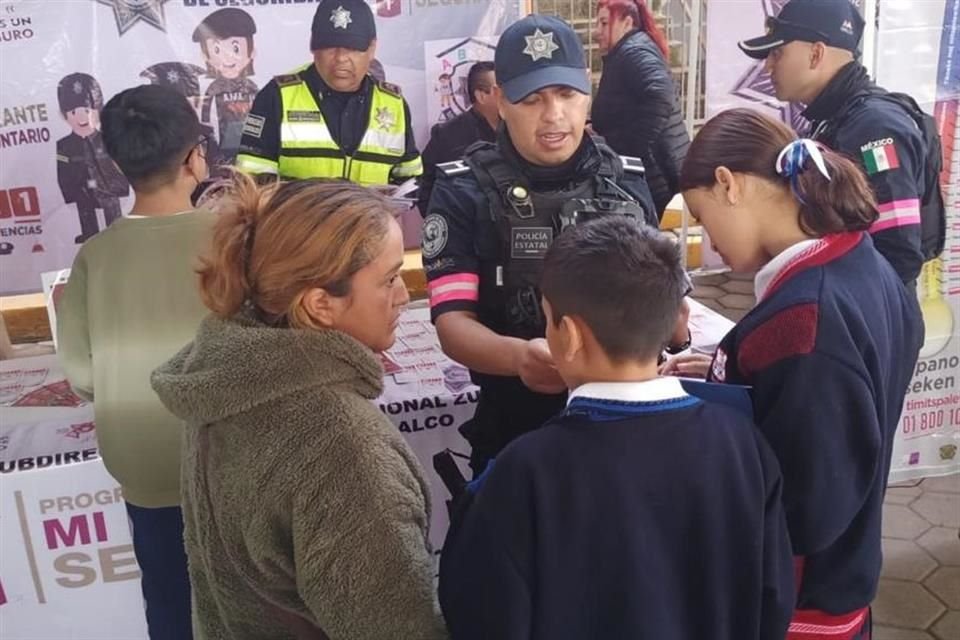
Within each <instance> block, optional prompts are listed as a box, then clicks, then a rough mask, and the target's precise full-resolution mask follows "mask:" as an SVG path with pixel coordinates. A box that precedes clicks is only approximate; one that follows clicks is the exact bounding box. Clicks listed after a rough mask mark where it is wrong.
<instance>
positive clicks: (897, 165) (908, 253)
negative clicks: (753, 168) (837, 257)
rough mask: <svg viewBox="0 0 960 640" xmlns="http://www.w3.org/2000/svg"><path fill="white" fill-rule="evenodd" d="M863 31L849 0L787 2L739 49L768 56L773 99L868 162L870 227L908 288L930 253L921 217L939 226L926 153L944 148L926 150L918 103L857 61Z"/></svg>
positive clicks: (820, 135)
mask: <svg viewBox="0 0 960 640" xmlns="http://www.w3.org/2000/svg"><path fill="white" fill-rule="evenodd" d="M863 28H864V20H863V18H862V17H861V16H860V14H859V13H858V11H857V9H856V7H854V6H853V4H852V3H851V2H850V1H849V0H791V1H790V2H789V3H787V4H786V5H785V6H784V7H783V9H782V11H781V12H780V14H779V15H778V16H777V17H775V18H768V20H767V35H765V36H761V37H758V38H753V39H752V40H746V41H744V42H741V43H740V45H739V46H740V49H741V50H742V51H743V52H744V53H746V54H747V55H748V56H750V57H752V58H755V59H759V60H763V59H766V65H767V69H768V70H769V71H770V74H771V76H772V79H773V84H774V87H775V89H776V94H777V98H779V99H780V100H785V101H790V102H802V103H804V104H806V105H808V106H807V109H806V111H804V114H803V115H804V116H805V117H806V118H807V119H808V120H810V121H812V123H813V127H814V134H813V137H814V139H816V140H818V141H821V142H823V143H824V144H826V145H828V146H830V147H832V148H833V149H835V150H837V151H840V152H843V153H844V154H846V155H847V156H849V157H850V158H852V159H854V160H855V161H856V162H858V163H859V164H860V166H861V167H863V169H864V171H865V173H866V174H867V178H868V180H869V182H870V186H871V188H872V189H873V193H874V195H875V196H876V199H877V205H878V208H879V210H880V217H879V219H878V220H877V222H875V223H874V224H873V226H872V227H871V229H870V232H871V235H872V236H873V241H874V244H876V247H877V250H878V251H879V252H880V253H881V254H882V255H883V256H884V257H885V258H886V259H887V260H888V261H889V262H890V264H891V265H893V268H894V269H895V270H896V272H897V274H898V275H899V276H900V278H901V279H902V280H903V282H904V283H906V284H907V285H908V286H912V285H913V284H914V282H915V281H916V278H917V275H918V274H919V273H920V269H921V267H922V265H923V262H924V258H925V257H930V256H929V255H927V256H925V255H924V253H925V245H929V244H931V243H930V242H927V241H922V234H921V219H922V218H923V219H925V222H924V227H926V226H927V222H926V221H930V222H931V224H932V225H933V226H934V227H939V226H942V219H943V200H942V194H941V192H940V187H939V183H938V179H939V176H938V174H939V167H937V166H931V160H930V159H929V158H930V155H932V156H936V155H938V154H937V153H933V154H928V151H929V150H930V148H931V146H932V145H934V144H936V145H937V146H939V143H938V142H937V141H935V140H934V139H933V138H931V139H930V140H927V139H925V136H924V131H923V124H924V122H923V119H924V118H923V115H922V113H921V112H919V108H918V107H916V103H915V102H913V100H912V99H910V98H908V97H906V96H901V97H900V98H899V99H893V98H895V96H893V95H892V94H889V93H888V92H887V91H885V90H884V89H882V88H880V87H877V86H876V85H874V83H873V81H871V80H870V77H869V76H868V75H867V70H866V69H865V68H864V67H863V65H861V64H860V63H859V62H858V61H857V60H856V52H857V47H858V46H859V43H860V38H861V36H862V35H863ZM910 103H912V105H911V104H910ZM937 162H939V160H938V161H937ZM921 214H922V215H921ZM933 235H934V236H937V235H942V233H939V232H936V231H935V233H934V234H933ZM933 243H934V244H936V243H937V240H936V238H934V240H933ZM941 248H942V244H941ZM927 250H928V251H929V249H927ZM931 253H932V252H931Z"/></svg>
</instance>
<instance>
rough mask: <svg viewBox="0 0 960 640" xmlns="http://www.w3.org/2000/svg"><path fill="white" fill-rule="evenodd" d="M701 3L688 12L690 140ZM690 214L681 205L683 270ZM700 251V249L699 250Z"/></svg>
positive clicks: (697, 73) (697, 76)
mask: <svg viewBox="0 0 960 640" xmlns="http://www.w3.org/2000/svg"><path fill="white" fill-rule="evenodd" d="M684 8H685V9H686V8H687V3H686V2H684ZM701 9H702V2H701V0H693V7H692V10H691V11H689V12H688V15H690V38H689V39H688V40H687V46H688V47H689V49H688V50H687V95H686V98H687V109H686V117H685V120H686V123H687V132H688V133H689V134H690V138H691V139H692V138H693V122H694V119H695V116H696V112H697V97H698V94H699V92H698V91H697V89H698V87H699V86H700V16H701ZM689 216H690V212H689V210H688V209H687V203H686V202H684V203H683V216H682V217H681V221H680V246H681V247H682V250H681V251H680V260H681V264H682V265H683V268H684V270H686V268H687V232H688V227H689V225H688V222H687V220H688V218H689ZM701 249H702V248H701Z"/></svg>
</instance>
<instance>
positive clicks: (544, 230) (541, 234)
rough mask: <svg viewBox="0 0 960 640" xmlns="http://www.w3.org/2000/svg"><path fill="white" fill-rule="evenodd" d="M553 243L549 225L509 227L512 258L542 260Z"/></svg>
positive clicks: (551, 230)
mask: <svg viewBox="0 0 960 640" xmlns="http://www.w3.org/2000/svg"><path fill="white" fill-rule="evenodd" d="M551 244H553V229H552V228H551V227H513V228H512V229H510V256H511V257H512V258H514V259H525V258H530V259H534V260H542V259H543V257H544V256H545V255H547V249H549V248H550V245H551Z"/></svg>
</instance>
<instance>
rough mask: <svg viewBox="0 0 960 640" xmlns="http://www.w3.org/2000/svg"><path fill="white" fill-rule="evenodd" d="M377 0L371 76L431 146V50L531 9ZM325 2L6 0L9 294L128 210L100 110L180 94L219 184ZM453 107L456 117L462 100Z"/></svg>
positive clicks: (1, 35)
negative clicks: (202, 130) (247, 123)
mask: <svg viewBox="0 0 960 640" xmlns="http://www.w3.org/2000/svg"><path fill="white" fill-rule="evenodd" d="M367 2H369V4H370V5H371V8H372V9H373V13H374V15H375V16H376V18H375V19H376V22H377V36H378V37H377V60H376V62H375V64H374V65H372V67H371V74H372V75H374V76H376V77H377V78H378V79H381V80H383V79H387V80H388V81H389V82H390V83H391V84H392V85H396V86H398V87H400V88H401V89H402V91H403V97H404V100H405V101H406V102H407V104H408V105H409V107H410V112H411V117H412V128H413V131H414V134H415V136H416V139H417V144H418V146H419V148H420V149H422V148H423V147H424V146H425V145H426V142H427V136H428V132H429V124H432V122H435V121H436V116H435V115H434V114H432V113H431V112H432V107H431V108H429V109H428V107H427V105H428V102H429V103H430V104H432V102H433V101H434V100H439V98H440V94H439V93H436V92H434V85H435V84H436V73H435V71H434V70H431V78H429V80H428V78H427V77H426V74H425V57H424V51H425V44H426V43H428V42H438V41H453V42H460V41H463V40H465V39H468V38H471V37H477V38H483V39H490V40H492V41H495V39H496V35H497V34H499V33H500V32H501V31H502V30H503V28H504V27H505V26H506V25H507V24H509V23H510V22H512V21H513V20H515V19H516V18H517V16H518V15H519V13H520V7H521V2H520V0H443V2H440V1H439V0H367ZM317 4H318V3H317V2H315V1H307V2H299V1H298V2H272V1H271V2H260V1H259V0H257V1H252V0H251V1H249V2H248V1H247V0H242V1H240V0H237V1H234V0H230V1H229V2H228V1H227V0H44V1H43V2H23V1H15V0H0V47H2V55H0V77H2V78H3V91H2V92H0V294H4V295H6V294H13V293H26V292H32V291H39V290H40V274H41V273H43V272H45V271H55V270H58V269H62V268H64V267H68V266H69V265H70V264H71V262H72V260H73V257H74V255H75V253H76V251H77V247H78V246H79V245H78V243H82V242H84V241H85V240H87V239H89V238H90V237H91V236H92V235H94V234H96V233H97V232H98V231H100V230H102V229H103V228H105V226H106V225H108V224H110V222H112V221H113V220H115V219H116V218H117V217H118V216H120V215H124V214H125V213H126V211H127V209H128V208H129V207H130V204H131V196H132V192H130V191H129V187H128V186H127V184H126V181H125V180H124V179H123V177H122V176H121V175H120V174H119V172H118V171H117V170H116V167H115V166H114V165H113V163H112V162H109V159H108V158H106V156H105V153H104V150H103V145H102V142H101V141H100V134H99V124H98V119H97V115H98V110H99V108H100V107H101V106H102V105H103V103H105V102H106V101H107V100H108V99H109V98H110V97H111V96H113V95H115V94H116V93H118V92H119V91H121V90H123V89H126V88H128V87H131V86H134V85H137V84H143V83H151V84H162V85H166V86H169V87H172V88H174V89H176V90H177V91H180V92H181V93H182V94H183V95H185V96H186V97H187V98H188V100H190V101H191V102H192V103H193V104H194V107H195V108H196V109H197V112H198V115H199V117H200V119H201V121H202V122H203V123H204V124H205V125H206V126H207V128H208V129H207V131H208V137H209V139H210V142H211V144H212V150H211V154H210V159H211V164H212V165H213V166H211V170H212V172H213V174H214V175H215V176H216V175H218V174H219V175H220V176H224V175H227V174H228V173H229V166H230V165H231V163H232V162H233V159H234V156H235V155H236V150H237V145H238V143H239V139H240V135H241V132H242V129H243V124H244V120H245V117H246V113H247V110H248V109H249V108H250V105H251V103H252V101H253V98H254V96H255V95H256V93H257V90H258V89H259V88H260V87H263V86H264V85H266V84H267V83H268V82H269V81H270V80H271V79H272V78H273V77H275V76H278V75H282V74H285V73H289V72H290V71H292V70H294V69H296V68H297V67H299V66H301V65H303V64H304V63H306V62H308V61H309V60H310V57H311V56H310V47H309V43H310V24H311V20H312V19H313V14H314V12H315V10H316V7H317ZM431 57H432V56H431ZM460 80H461V78H459V77H454V85H453V87H452V89H453V90H454V92H458V91H459V89H460V86H459V84H460ZM446 93H447V92H446V90H445V91H444V95H445V96H446ZM444 100H446V101H447V102H449V103H450V104H452V105H453V106H452V107H451V108H452V109H453V111H454V112H456V111H457V105H458V103H459V102H461V101H462V100H461V98H460V97H459V94H456V95H453V96H446V97H445V98H444Z"/></svg>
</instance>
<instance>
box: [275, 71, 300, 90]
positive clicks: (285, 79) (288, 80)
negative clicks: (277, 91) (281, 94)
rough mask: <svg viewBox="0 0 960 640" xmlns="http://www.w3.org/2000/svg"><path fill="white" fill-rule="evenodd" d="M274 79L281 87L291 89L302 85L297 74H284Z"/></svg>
mask: <svg viewBox="0 0 960 640" xmlns="http://www.w3.org/2000/svg"><path fill="white" fill-rule="evenodd" d="M273 79H274V80H276V81H277V84H278V85H280V86H281V87H291V86H293V85H296V84H300V76H298V75H297V74H295V73H284V74H282V75H279V76H274V77H273Z"/></svg>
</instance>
